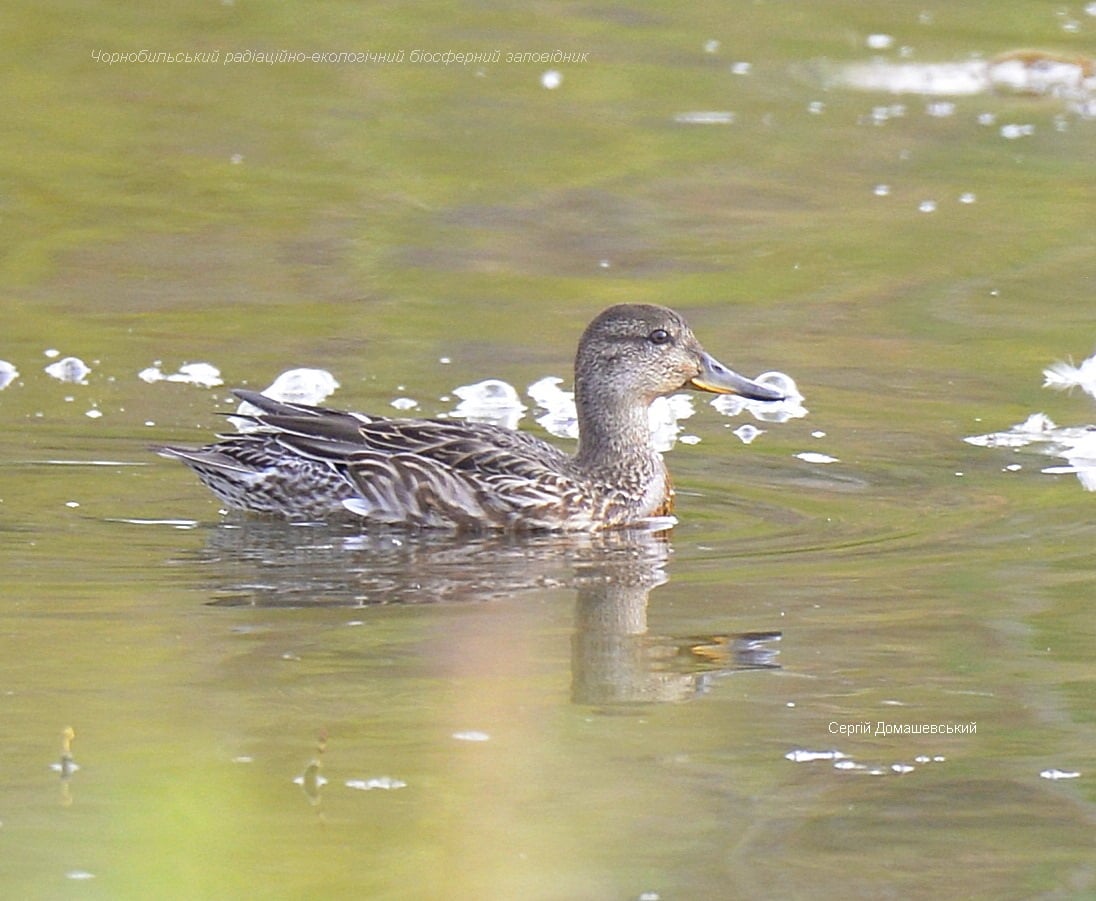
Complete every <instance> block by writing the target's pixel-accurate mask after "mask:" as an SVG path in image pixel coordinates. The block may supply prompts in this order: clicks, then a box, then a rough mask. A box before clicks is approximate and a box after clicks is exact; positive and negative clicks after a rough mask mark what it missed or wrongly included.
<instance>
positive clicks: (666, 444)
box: [526, 376, 730, 451]
mask: <svg viewBox="0 0 1096 901" xmlns="http://www.w3.org/2000/svg"><path fill="white" fill-rule="evenodd" d="M561 384H563V379H560V378H557V377H555V376H546V377H545V378H542V379H540V380H539V381H536V382H534V383H533V384H532V385H530V386H529V387H528V388H527V389H526V390H527V392H528V394H529V397H531V398H532V399H533V401H534V402H535V403H536V404H537V406H538V407H541V408H542V409H544V411H545V412H544V413H542V414H541V415H540V416H537V418H536V420H537V423H538V424H539V425H540V426H542V427H543V428H544V429H546V430H547V431H548V433H549V434H551V435H555V436H556V437H557V438H578V414H577V412H576V411H575V395H574V393H573V392H571V391H563V390H562V389H561V388H560V387H559V386H560V385H561ZM727 396H728V397H729V396H730V395H727ZM695 413H696V407H695V406H694V405H693V399H692V397H690V396H689V395H688V394H674V395H672V396H670V397H656V398H655V400H654V402H653V403H652V404H651V406H650V407H649V408H648V412H647V415H648V422H649V424H650V427H651V439H652V441H653V442H654V445H655V449H656V450H659V451H668V450H670V449H671V448H672V447H673V446H674V444H675V443H676V442H677V440H678V435H679V434H680V432H681V426H680V425H678V423H679V422H680V420H682V419H688V418H689V417H691V416H693V415H694V414H695ZM687 443H688V442H687Z"/></svg>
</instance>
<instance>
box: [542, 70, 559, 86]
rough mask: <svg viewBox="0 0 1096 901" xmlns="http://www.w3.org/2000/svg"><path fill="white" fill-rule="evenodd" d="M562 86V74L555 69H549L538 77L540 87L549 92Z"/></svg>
mask: <svg viewBox="0 0 1096 901" xmlns="http://www.w3.org/2000/svg"><path fill="white" fill-rule="evenodd" d="M561 84H563V73H562V72H559V71H558V70H556V69H549V70H548V71H547V72H545V73H544V74H543V75H541V76H540V85H541V87H542V88H545V89H546V90H549V91H554V90H555V89H556V88H558V87H559V86H560V85H561Z"/></svg>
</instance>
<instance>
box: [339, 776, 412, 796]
mask: <svg viewBox="0 0 1096 901" xmlns="http://www.w3.org/2000/svg"><path fill="white" fill-rule="evenodd" d="M346 787H347V788H353V789H355V790H357V791H364V792H367V791H373V790H374V789H380V790H382V791H394V790H396V789H398V788H407V783H406V782H404V781H403V780H402V779H393V778H392V777H391V776H374V777H373V778H372V779H347V780H346Z"/></svg>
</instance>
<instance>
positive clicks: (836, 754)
mask: <svg viewBox="0 0 1096 901" xmlns="http://www.w3.org/2000/svg"><path fill="white" fill-rule="evenodd" d="M847 756H848V755H846V754H842V753H841V752H840V751H836V750H833V751H807V750H804V749H802V748H796V749H795V750H794V751H789V752H788V753H787V754H785V755H784V759H785V760H790V761H791V762H792V763H813V762H814V761H816V760H844V759H845V758H846V757H847Z"/></svg>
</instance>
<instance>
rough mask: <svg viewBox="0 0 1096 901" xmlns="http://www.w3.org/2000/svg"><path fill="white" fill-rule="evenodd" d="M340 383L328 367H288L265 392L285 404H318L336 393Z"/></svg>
mask: <svg viewBox="0 0 1096 901" xmlns="http://www.w3.org/2000/svg"><path fill="white" fill-rule="evenodd" d="M338 388H339V383H338V381H337V380H336V378H335V376H333V375H332V374H331V373H330V372H328V371H327V370H326V369H309V368H307V367H302V368H300V369H287V370H286V371H285V372H283V373H282V374H281V375H279V376H278V377H277V378H276V379H274V381H273V382H271V384H270V386H269V387H268V388H264V389H263V392H262V393H263V394H265V395H266V396H267V397H269V398H271V399H272V400H279V401H281V402H282V403H285V404H310V405H312V406H315V405H316V404H320V403H323V402H324V401H325V400H327V398H328V397H330V396H331V395H332V394H334V393H335V391H336V390H338Z"/></svg>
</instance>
